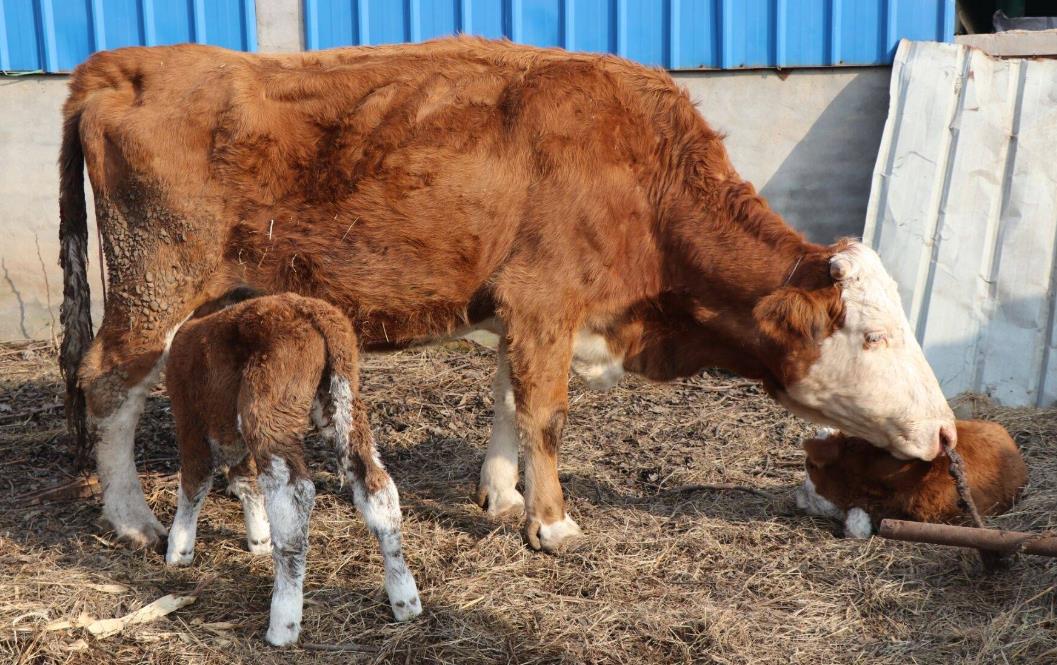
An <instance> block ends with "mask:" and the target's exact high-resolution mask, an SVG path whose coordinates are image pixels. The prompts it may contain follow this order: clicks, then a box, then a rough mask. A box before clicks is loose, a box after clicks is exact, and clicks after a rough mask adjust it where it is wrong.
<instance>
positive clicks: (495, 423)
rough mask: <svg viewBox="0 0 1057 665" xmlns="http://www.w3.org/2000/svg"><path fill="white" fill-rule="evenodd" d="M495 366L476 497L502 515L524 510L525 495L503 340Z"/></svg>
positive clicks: (492, 510) (492, 512) (514, 412)
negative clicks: (519, 479)
mask: <svg viewBox="0 0 1057 665" xmlns="http://www.w3.org/2000/svg"><path fill="white" fill-rule="evenodd" d="M497 360H498V367H497V368H496V372H495V379H494V380H493V382H492V391H493V394H494V396H495V403H494V405H493V415H492V436H491V438H490V439H489V440H488V451H487V452H486V453H485V456H484V464H482V465H481V484H480V487H479V489H478V500H479V501H481V502H484V501H487V508H488V514H490V515H503V514H505V513H518V512H524V510H525V499H524V497H522V496H521V493H520V492H518V491H517V489H516V486H517V473H518V468H517V466H518V432H517V412H516V409H515V406H514V388H513V386H512V385H511V384H510V359H509V358H508V357H507V349H506V342H501V343H500V344H499V349H498V353H497Z"/></svg>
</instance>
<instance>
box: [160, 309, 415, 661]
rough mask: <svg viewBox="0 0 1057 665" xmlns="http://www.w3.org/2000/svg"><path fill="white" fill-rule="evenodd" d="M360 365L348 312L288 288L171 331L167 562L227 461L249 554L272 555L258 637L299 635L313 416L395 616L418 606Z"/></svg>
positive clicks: (189, 533)
mask: <svg viewBox="0 0 1057 665" xmlns="http://www.w3.org/2000/svg"><path fill="white" fill-rule="evenodd" d="M199 313H201V312H199ZM357 363H358V351H357V344H356V336H355V333H354V332H353V329H352V326H351V324H350V323H349V321H348V319H347V318H346V317H345V315H343V314H342V313H341V312H339V311H338V310H337V309H335V308H334V307H332V306H331V305H328V304H326V303H324V302H323V301H321V300H316V299H311V298H303V297H300V296H297V295H293V294H284V295H277V296H264V297H260V298H255V299H251V300H247V301H245V302H242V303H239V304H235V305H232V306H230V307H228V308H226V309H222V310H220V311H219V312H216V313H213V314H209V315H208V316H205V317H203V318H196V319H192V320H190V321H189V322H187V323H186V324H185V325H184V326H183V327H182V328H181V329H180V331H179V332H178V333H177V334H176V337H175V338H174V339H173V343H172V349H171V353H170V356H169V360H168V364H167V367H166V376H167V384H168V389H169V395H170V398H171V400H172V413H173V417H174V418H175V421H176V435H177V439H178V441H179V446H180V490H179V497H178V505H177V510H176V517H175V518H174V520H173V524H172V528H171V529H170V532H169V543H168V552H167V554H166V557H165V560H166V562H167V563H169V564H170V565H186V564H189V563H190V562H191V558H192V555H193V552H194V544H195V526H196V522H197V519H198V514H199V511H200V510H201V508H202V504H203V502H204V500H205V497H206V494H207V493H208V492H209V488H210V484H211V482H212V475H213V470H214V467H215V466H218V465H222V466H226V467H228V469H229V472H228V474H229V475H228V477H229V482H230V486H231V488H232V491H233V493H234V494H236V495H237V496H238V497H239V499H240V500H241V502H242V505H243V509H244V513H245V516H246V532H247V540H248V541H249V548H250V551H251V552H255V553H258V554H263V553H266V552H268V551H269V550H270V551H271V552H272V559H273V560H274V562H275V586H274V589H273V592H272V604H271V619H270V622H269V626H268V633H267V636H266V637H267V640H268V641H269V642H270V643H272V644H274V645H284V644H290V643H292V642H294V641H296V640H297V637H298V635H299V633H300V630H301V611H302V607H303V598H302V583H303V581H304V574H305V558H306V555H307V552H308V522H309V515H310V513H311V511H312V506H313V504H314V502H315V494H316V492H315V487H314V486H313V484H312V479H311V477H310V475H309V472H308V468H307V467H306V465H305V459H304V451H303V448H302V439H303V437H304V435H305V433H306V432H307V431H308V429H309V427H310V426H311V422H313V421H314V422H315V424H316V425H317V426H318V427H319V428H320V430H321V431H322V433H323V434H324V435H325V436H326V437H327V438H329V439H330V441H331V443H332V444H333V446H334V449H335V452H336V453H337V460H338V467H339V469H340V471H341V473H342V475H343V480H345V481H348V482H349V483H350V484H351V485H352V492H353V497H354V500H355V503H356V507H357V509H358V510H359V511H360V513H361V514H362V515H363V518H364V521H365V522H366V523H367V527H368V528H369V529H370V530H371V533H373V534H374V536H375V537H376V538H377V539H378V542H379V544H380V545H381V550H382V559H383V562H384V565H385V589H386V592H387V593H388V595H389V601H390V603H391V605H392V609H393V614H394V615H395V616H396V618H397V619H398V620H401V621H402V620H406V619H410V618H413V617H415V616H417V615H418V614H419V613H421V611H422V605H421V602H420V601H419V598H418V589H417V587H416V585H415V580H414V577H413V576H412V575H411V572H410V571H409V570H408V568H407V565H406V563H405V562H404V557H403V552H402V549H401V532H400V524H401V516H400V500H399V497H398V495H397V490H396V486H395V485H394V484H393V481H392V479H391V478H390V477H389V474H388V473H386V471H385V469H384V468H383V467H382V463H381V461H380V460H379V458H378V452H377V450H376V448H375V445H374V439H373V436H372V434H371V429H370V424H369V422H368V419H367V412H366V409H365V407H364V404H363V402H362V400H361V399H360V396H359V385H358V384H359V372H358V366H357ZM255 476H256V477H255ZM269 530H270V534H271V542H270V544H269V542H268V534H269ZM269 545H270V546H269Z"/></svg>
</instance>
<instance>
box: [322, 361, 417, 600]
mask: <svg viewBox="0 0 1057 665" xmlns="http://www.w3.org/2000/svg"><path fill="white" fill-rule="evenodd" d="M329 399H330V401H331V409H330V411H331V413H332V416H331V423H332V426H333V429H332V430H330V432H331V433H332V436H333V437H334V446H335V450H336V453H337V457H338V466H339V468H340V469H341V472H342V473H343V474H344V477H345V479H346V481H347V482H349V484H350V485H351V486H352V495H353V500H354V501H355V503H356V508H357V510H359V511H360V514H361V515H363V521H364V522H365V523H366V524H367V528H368V529H370V531H371V533H372V534H374V536H375V538H377V539H378V544H379V546H380V547H381V550H382V564H383V566H384V568H385V591H386V594H387V595H388V596H389V604H390V606H391V607H392V610H393V616H394V617H396V620H397V621H407V620H409V619H413V618H415V617H416V616H418V615H419V614H421V613H422V602H421V601H420V600H419V597H418V586H417V585H416V584H415V578H414V576H413V575H412V574H411V571H410V570H409V569H408V567H407V562H406V561H405V560H404V552H403V545H402V541H403V536H402V534H401V522H402V517H401V514H400V496H399V494H398V493H397V491H396V485H395V484H393V479H392V478H390V477H389V474H388V473H386V471H385V468H384V467H383V466H382V462H381V460H380V459H379V457H378V450H377V448H376V447H375V444H374V436H373V434H372V433H371V426H370V422H369V420H368V418H367V409H366V407H365V406H364V404H363V401H362V400H361V399H360V397H359V395H358V394H357V391H356V387H355V384H353V383H352V382H350V381H349V380H348V379H346V378H345V377H341V376H337V375H334V376H332V377H331V381H330V395H329Z"/></svg>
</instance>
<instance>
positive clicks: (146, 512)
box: [95, 319, 187, 546]
mask: <svg viewBox="0 0 1057 665" xmlns="http://www.w3.org/2000/svg"><path fill="white" fill-rule="evenodd" d="M186 320H187V319H184V321H186ZM181 325H183V321H181V322H180V325H178V326H176V327H175V328H173V329H172V330H170V331H169V334H168V335H166V337H165V347H164V350H163V352H162V355H161V357H160V358H159V359H158V362H157V363H156V364H155V365H154V367H153V368H152V369H151V371H150V373H149V374H148V375H147V376H146V377H145V378H144V379H143V381H141V382H140V383H138V384H137V385H135V386H132V387H131V388H129V390H128V393H127V394H126V395H125V400H124V401H123V402H122V403H121V405H120V406H119V407H118V408H117V409H116V410H114V412H113V413H111V414H110V415H108V416H107V417H106V418H103V419H101V420H98V421H96V427H97V430H98V432H99V443H98V444H97V446H96V452H95V459H96V471H97V472H98V474H99V482H100V484H101V485H102V486H103V518H104V519H105V520H106V521H107V522H109V523H110V526H111V528H112V529H114V531H115V532H116V533H117V535H118V536H119V537H120V538H123V539H125V540H128V541H130V542H132V543H133V544H135V545H137V546H145V545H150V544H152V543H154V542H157V540H158V538H160V537H162V536H164V535H165V527H163V526H162V525H161V522H159V521H158V519H157V518H156V517H155V516H154V513H153V512H152V511H151V509H150V507H149V506H148V505H147V501H146V500H145V499H144V498H143V487H142V486H141V485H140V482H139V475H138V474H137V473H136V458H135V443H136V424H137V423H138V422H139V418H140V416H141V415H142V414H143V406H144V404H145V403H146V401H147V392H148V391H149V390H150V389H151V388H153V387H154V386H155V385H156V384H157V383H158V376H159V374H161V368H162V367H163V366H164V365H165V360H166V358H168V356H169V346H170V345H171V344H172V339H173V336H174V335H176V331H177V330H179V329H180V326H181Z"/></svg>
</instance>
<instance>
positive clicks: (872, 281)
mask: <svg viewBox="0 0 1057 665" xmlns="http://www.w3.org/2000/svg"><path fill="white" fill-rule="evenodd" d="M821 265H822V270H824V271H826V272H827V273H828V274H827V275H824V276H822V278H821V279H820V278H819V277H818V276H814V277H813V276H812V275H811V274H805V275H804V276H803V277H802V278H800V279H799V280H791V282H792V285H789V286H784V287H782V288H780V289H778V290H777V291H775V292H774V293H772V294H770V295H768V296H766V297H765V298H763V299H761V300H760V302H759V303H758V304H757V305H756V307H755V310H754V316H755V318H756V322H757V324H758V326H759V329H760V331H761V333H762V334H763V336H764V337H765V338H766V339H767V341H768V342H769V345H770V348H771V349H773V353H772V359H771V361H770V367H769V369H770V371H771V375H772V377H771V380H770V381H769V387H770V389H771V390H772V392H773V393H774V394H775V396H776V398H777V399H778V400H779V401H780V402H781V403H782V404H783V405H784V406H785V407H786V408H788V409H789V410H790V411H792V412H793V413H796V414H797V415H800V416H801V417H804V418H807V419H808V420H811V421H814V422H816V423H819V424H823V425H830V426H832V427H837V428H839V429H840V430H842V431H843V432H845V433H847V434H849V435H852V436H857V437H861V438H865V439H868V440H870V441H871V442H873V443H874V444H876V445H878V446H879V447H882V448H885V449H886V450H888V451H889V452H890V453H892V454H893V455H895V456H896V457H899V458H903V459H911V458H917V459H922V460H931V459H934V458H935V457H936V456H937V455H939V454H940V452H941V450H942V445H941V441H942V440H944V439H945V440H947V441H948V442H949V443H950V444H951V445H955V444H956V443H957V431H956V429H955V426H954V413H953V412H952V411H951V409H950V406H948V404H947V400H946V399H945V398H944V396H943V392H942V391H941V390H940V386H939V382H938V381H937V380H936V376H935V374H933V372H932V368H931V367H929V364H928V362H927V361H926V360H925V354H924V353H923V352H922V351H921V347H920V346H919V345H918V343H917V340H916V339H915V338H914V334H913V331H912V330H911V329H910V324H909V323H908V322H907V319H906V316H905V315H904V314H903V308H902V306H901V304H900V301H899V292H898V290H897V288H896V284H895V282H894V281H893V280H892V278H891V277H890V276H889V275H888V273H887V272H886V271H885V269H884V266H883V265H882V264H881V259H880V257H878V256H877V254H876V253H875V252H874V251H873V250H871V249H869V248H868V247H866V246H865V245H862V244H861V243H856V242H842V243H839V244H838V245H836V246H834V248H833V252H832V254H831V255H829V256H828V262H827V263H824V264H821ZM794 270H795V268H794Z"/></svg>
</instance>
